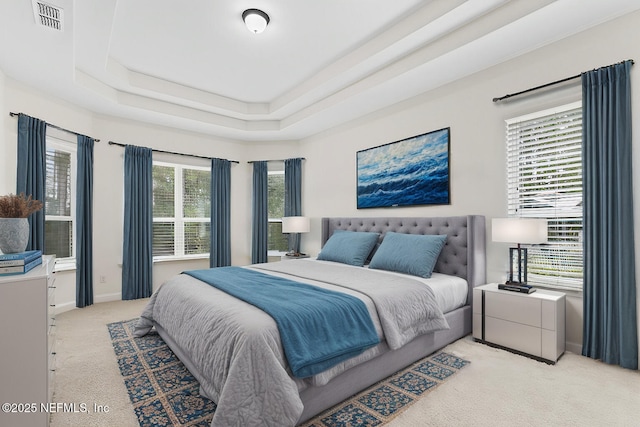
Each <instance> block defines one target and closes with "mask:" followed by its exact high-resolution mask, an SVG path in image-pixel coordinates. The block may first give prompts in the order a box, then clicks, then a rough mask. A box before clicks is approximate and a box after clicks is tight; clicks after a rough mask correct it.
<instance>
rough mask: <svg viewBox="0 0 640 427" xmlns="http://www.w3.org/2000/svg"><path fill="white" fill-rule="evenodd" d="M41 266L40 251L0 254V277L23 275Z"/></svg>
mask: <svg viewBox="0 0 640 427" xmlns="http://www.w3.org/2000/svg"><path fill="white" fill-rule="evenodd" d="M40 264H42V251H40V250H35V251H26V252H18V253H15V254H0V276H9V275H12V274H24V273H26V272H28V271H29V270H32V269H33V268H34V267H37V266H39V265H40Z"/></svg>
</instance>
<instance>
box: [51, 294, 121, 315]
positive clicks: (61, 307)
mask: <svg viewBox="0 0 640 427" xmlns="http://www.w3.org/2000/svg"><path fill="white" fill-rule="evenodd" d="M121 299H122V294H121V293H120V292H116V293H113V294H103V295H96V296H95V298H93V303H94V304H98V303H101V302H110V301H120V300H121ZM76 308H78V307H76V302H75V301H69V302H63V303H56V314H60V313H64V312H66V311H71V310H75V309H76Z"/></svg>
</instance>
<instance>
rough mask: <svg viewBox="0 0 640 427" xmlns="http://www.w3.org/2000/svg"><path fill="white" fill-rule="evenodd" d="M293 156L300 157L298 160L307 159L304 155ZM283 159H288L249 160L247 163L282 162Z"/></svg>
mask: <svg viewBox="0 0 640 427" xmlns="http://www.w3.org/2000/svg"><path fill="white" fill-rule="evenodd" d="M294 158H296V159H300V160H307V159H305V158H304V157H294ZM285 160H288V159H271V160H249V161H248V162H247V163H255V162H284V161H285Z"/></svg>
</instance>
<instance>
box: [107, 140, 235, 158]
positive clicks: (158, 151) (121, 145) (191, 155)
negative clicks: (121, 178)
mask: <svg viewBox="0 0 640 427" xmlns="http://www.w3.org/2000/svg"><path fill="white" fill-rule="evenodd" d="M109 145H117V146H119V147H126V146H127V145H126V144H121V143H119V142H114V141H109ZM151 151H155V152H156V153H165V154H176V155H178V156H188V157H197V158H199V159H207V160H211V159H213V158H214V157H207V156H198V155H197V154H185V153H176V152H174V151H165V150H156V149H155V148H152V149H151ZM224 160H227V159H224ZM229 161H230V162H231V163H240V162H238V161H236V160H229Z"/></svg>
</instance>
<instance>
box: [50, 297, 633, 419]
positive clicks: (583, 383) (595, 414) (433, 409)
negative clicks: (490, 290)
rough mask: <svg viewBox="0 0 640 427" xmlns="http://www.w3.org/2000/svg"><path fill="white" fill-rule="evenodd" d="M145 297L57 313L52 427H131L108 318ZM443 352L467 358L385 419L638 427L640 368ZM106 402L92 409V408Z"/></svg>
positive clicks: (455, 349)
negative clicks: (57, 405)
mask: <svg viewBox="0 0 640 427" xmlns="http://www.w3.org/2000/svg"><path fill="white" fill-rule="evenodd" d="M145 304H146V300H138V301H118V302H111V303H102V304H96V305H93V306H90V307H87V308H84V309H78V310H73V311H69V312H67V313H63V314H61V315H59V316H58V322H57V323H58V332H57V366H56V391H55V395H54V401H55V402H61V403H75V404H76V405H77V407H78V408H79V407H80V404H83V403H84V404H86V407H87V412H75V413H74V412H60V413H55V414H53V416H52V423H51V426H52V427H63V426H64V427H66V426H87V427H89V426H105V427H106V426H108V427H113V426H119V427H128V426H131V427H136V426H137V420H136V417H135V416H134V413H133V407H132V405H131V403H130V402H129V397H128V394H127V391H126V389H125V386H124V382H123V380H122V376H121V375H120V371H119V369H118V366H117V364H116V358H115V354H114V352H113V348H112V347H111V339H110V337H109V334H108V331H107V328H106V324H107V323H110V322H115V321H119V320H127V319H131V318H134V317H137V316H139V314H140V312H141V311H142V308H143V307H144V305H145ZM446 351H447V352H449V353H453V354H455V355H457V356H459V357H462V358H464V359H466V360H469V361H471V364H470V365H468V366H467V367H465V368H464V369H463V370H461V371H460V372H459V373H457V374H456V377H455V378H452V379H451V380H449V381H447V382H446V383H444V384H442V385H441V386H439V387H438V388H437V389H436V390H434V391H433V392H431V393H429V394H428V395H427V396H425V398H424V399H421V400H420V401H418V402H416V403H415V404H413V405H412V406H411V407H410V408H409V409H407V410H406V411H405V412H403V413H402V414H401V415H399V416H398V417H397V418H395V419H394V420H393V421H391V422H390V423H388V424H387V426H388V427H405V426H406V427H409V426H411V427H413V426H630V427H631V426H640V372H638V371H629V370H626V369H622V368H618V367H614V366H609V365H605V364H602V363H600V362H597V361H594V360H591V359H588V358H585V357H582V356H578V355H575V354H571V353H566V354H565V355H564V356H562V358H561V359H560V361H559V362H558V364H556V365H555V366H550V365H546V364H544V363H540V362H536V361H534V360H531V359H528V358H525V357H522V356H517V355H515V354H511V353H509V352H506V351H503V350H497V349H494V348H491V347H488V346H486V345H482V344H478V343H475V342H473V340H472V339H470V338H464V339H462V340H459V341H457V342H455V343H453V344H451V345H450V346H448V347H447V348H446ZM95 405H97V408H98V409H100V408H105V409H104V410H102V411H99V412H94V408H96V406H95Z"/></svg>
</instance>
